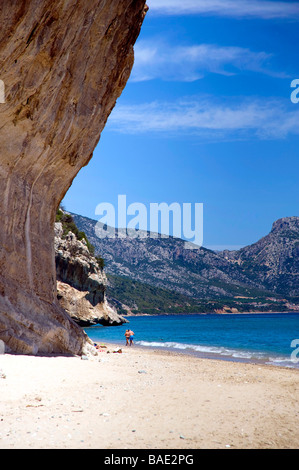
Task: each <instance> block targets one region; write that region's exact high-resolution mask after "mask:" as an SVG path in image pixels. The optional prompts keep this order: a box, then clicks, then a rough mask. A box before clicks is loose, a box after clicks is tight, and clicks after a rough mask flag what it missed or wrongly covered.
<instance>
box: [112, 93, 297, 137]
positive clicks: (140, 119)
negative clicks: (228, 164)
mask: <svg viewBox="0 0 299 470" xmlns="http://www.w3.org/2000/svg"><path fill="white" fill-rule="evenodd" d="M298 113H299V110H297V109H295V108H294V109H292V110H290V108H289V109H287V108H286V107H285V105H284V104H282V103H281V102H280V101H279V100H271V101H270V100H269V101H268V100H266V99H264V100H251V101H250V100H248V98H246V99H244V100H243V101H242V102H236V103H235V104H231V103H230V104H225V99H223V100H222V102H215V101H214V100H213V99H212V98H209V97H207V98H193V99H192V100H191V99H189V98H188V99H186V100H180V101H177V102H175V103H169V102H157V101H156V102H152V103H145V104H138V105H117V106H116V108H115V109H114V111H113V112H112V114H111V116H110V118H109V122H108V129H110V130H113V131H116V132H121V133H130V134H142V133H160V134H161V133H164V134H165V135H167V136H169V135H170V134H172V133H173V134H175V135H186V134H198V135H200V136H201V137H202V138H213V139H216V140H219V139H220V140H221V139H227V138H233V139H234V138H248V137H252V136H255V137H256V138H259V139H269V138H270V139H281V138H285V137H286V136H288V135H289V134H297V135H298V134H299V128H298V118H299V114H298Z"/></svg>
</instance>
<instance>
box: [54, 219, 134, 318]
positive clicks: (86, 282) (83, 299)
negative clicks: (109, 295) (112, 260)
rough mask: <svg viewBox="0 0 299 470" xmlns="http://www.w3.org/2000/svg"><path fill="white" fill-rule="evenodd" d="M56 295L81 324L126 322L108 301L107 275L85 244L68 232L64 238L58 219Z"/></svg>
mask: <svg viewBox="0 0 299 470" xmlns="http://www.w3.org/2000/svg"><path fill="white" fill-rule="evenodd" d="M54 247H55V262H56V274H57V294H58V300H59V304H60V305H61V307H62V308H63V309H64V310H65V311H66V312H67V313H68V314H69V315H70V317H71V318H72V319H73V320H75V322H76V323H78V324H79V325H80V326H91V325H95V324H98V323H99V324H101V325H107V326H108V325H109V326H112V325H121V324H122V323H125V322H127V320H125V319H124V318H123V317H121V316H120V315H118V313H117V312H116V311H115V310H114V309H113V308H112V307H111V306H110V305H109V304H108V302H107V299H106V296H105V291H106V286H107V278H106V275H105V272H104V271H103V270H102V269H100V268H99V266H98V263H97V260H96V258H95V257H94V256H92V255H91V254H90V252H89V249H88V246H87V243H86V241H85V239H84V238H83V239H82V240H81V241H80V240H78V239H77V238H76V235H75V234H74V233H72V232H71V231H70V232H69V233H68V234H67V235H66V236H65V237H63V228H62V224H61V223H60V222H58V223H56V224H55V241H54Z"/></svg>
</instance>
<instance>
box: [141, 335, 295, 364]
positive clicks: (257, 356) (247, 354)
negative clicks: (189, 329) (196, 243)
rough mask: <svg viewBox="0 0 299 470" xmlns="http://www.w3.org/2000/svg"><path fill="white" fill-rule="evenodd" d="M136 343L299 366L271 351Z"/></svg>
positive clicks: (152, 346)
mask: <svg viewBox="0 0 299 470" xmlns="http://www.w3.org/2000/svg"><path fill="white" fill-rule="evenodd" d="M136 344H138V345H140V346H145V347H150V348H165V349H171V350H181V351H185V352H190V353H195V354H196V353H198V354H199V355H201V354H202V355H203V356H209V357H218V358H221V357H222V358H223V359H224V358H231V359H235V360H241V361H242V360H245V361H246V360H247V361H260V362H262V363H264V364H269V365H277V366H285V367H292V368H294V367H295V368H298V367H299V364H295V363H294V362H292V361H291V360H290V358H289V357H281V356H276V357H272V356H269V353H266V352H262V351H250V350H237V349H230V348H225V347H222V346H207V345H198V344H186V343H177V342H171V341H167V342H158V341H153V342H150V341H137V342H136Z"/></svg>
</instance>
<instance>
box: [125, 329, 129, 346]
mask: <svg viewBox="0 0 299 470" xmlns="http://www.w3.org/2000/svg"><path fill="white" fill-rule="evenodd" d="M125 338H126V346H129V340H130V330H126V332H125Z"/></svg>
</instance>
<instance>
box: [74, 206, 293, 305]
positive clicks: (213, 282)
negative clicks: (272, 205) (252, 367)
mask: <svg viewBox="0 0 299 470" xmlns="http://www.w3.org/2000/svg"><path fill="white" fill-rule="evenodd" d="M72 216H73V218H74V220H75V222H76V224H77V226H78V228H79V229H80V230H84V232H85V233H86V235H87V236H88V239H89V240H90V242H91V243H92V244H93V245H94V247H95V252H96V253H97V254H100V255H101V256H102V257H103V258H104V260H105V265H106V268H105V270H106V272H107V275H108V278H109V280H110V290H109V288H108V296H110V297H112V300H113V299H114V300H115V302H116V304H117V302H118V301H120V298H119V297H118V298H117V295H118V296H120V295H119V294H122V293H123V292H124V290H126V291H127V294H126V295H125V296H124V298H123V299H122V304H124V305H125V307H127V306H128V304H129V308H131V309H133V310H134V311H135V313H137V312H138V311H140V308H139V307H138V302H137V304H136V302H135V304H134V292H135V293H136V291H140V289H141V291H142V288H141V286H143V291H144V292H145V291H146V290H148V289H149V288H151V289H152V290H151V292H152V293H153V288H155V289H156V291H155V294H157V293H158V292H159V294H161V295H162V297H163V298H165V295H166V293H168V294H169V299H170V304H172V310H173V308H174V307H177V306H179V305H181V306H182V308H183V310H184V311H185V310H186V307H190V308H192V309H196V310H198V311H201V310H200V309H201V308H202V307H203V306H204V310H206V309H207V303H208V302H210V304H211V305H212V307H211V308H212V310H213V311H215V310H219V309H220V310H223V308H227V305H229V306H230V308H232V309H235V310H237V311H240V310H241V311H244V309H245V310H250V311H255V310H282V311H283V310H284V309H287V310H288V309H290V308H295V306H294V305H295V304H296V303H297V301H298V298H299V294H298V292H299V289H298V287H299V286H298V273H299V261H298V260H299V257H298V254H299V218H298V217H287V218H283V219H279V220H278V221H276V222H274V224H273V227H272V230H271V232H270V233H269V234H268V235H267V236H265V237H264V238H262V239H261V240H259V241H258V242H256V243H254V244H253V245H250V246H247V247H244V248H242V249H241V250H238V251H227V250H225V251H223V252H214V251H211V250H208V249H206V248H204V247H201V248H198V249H191V250H190V249H186V248H185V243H184V241H183V240H181V239H177V238H173V237H168V238H162V237H161V236H160V235H157V237H156V238H152V237H151V236H150V234H149V233H147V232H141V231H140V233H138V234H137V233H135V236H127V237H123V235H124V233H123V231H122V232H121V231H119V232H118V231H117V230H116V236H115V238H108V237H106V238H105V237H104V229H105V228H106V227H103V226H101V225H100V224H99V223H97V221H96V220H93V219H89V218H87V217H83V216H80V215H77V214H72ZM96 225H97V234H96V233H95V226H96ZM101 231H102V233H101ZM105 233H107V232H105ZM98 235H100V237H99V236H98ZM131 235H132V234H131ZM136 235H137V236H136ZM130 282H131V284H130ZM132 282H133V283H134V286H135V287H134V288H133V285H132ZM129 285H130V288H129ZM120 286H122V287H121V290H120V289H119V288H120ZM174 293H175V295H174ZM138 297H139V300H140V296H138ZM141 297H142V296H141ZM171 297H173V298H175V304H174V303H173V302H171ZM122 307H123V305H122ZM136 307H137V308H136ZM125 309H126V308H125ZM208 310H209V309H208ZM151 313H152V312H151Z"/></svg>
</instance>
